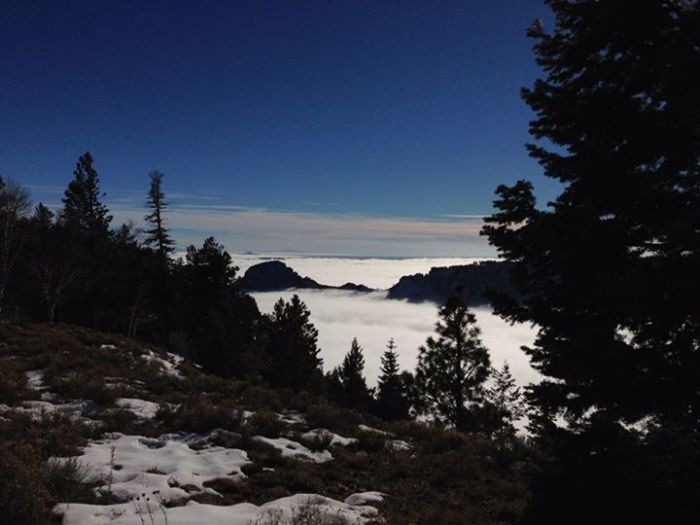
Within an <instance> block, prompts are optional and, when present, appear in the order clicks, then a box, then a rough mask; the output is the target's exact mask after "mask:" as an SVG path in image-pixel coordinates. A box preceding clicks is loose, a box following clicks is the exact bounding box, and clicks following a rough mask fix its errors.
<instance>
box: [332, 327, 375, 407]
mask: <svg viewBox="0 0 700 525" xmlns="http://www.w3.org/2000/svg"><path fill="white" fill-rule="evenodd" d="M364 370H365V358H364V356H363V355H362V347H361V346H360V343H358V342H357V337H354V338H353V340H352V343H351V344H350V351H349V352H348V353H347V354H346V355H345V358H344V359H343V363H342V365H341V366H340V368H339V369H338V377H339V379H340V383H341V385H342V392H343V398H342V399H343V402H344V403H345V404H346V405H347V406H349V407H351V408H357V409H359V410H367V409H368V408H369V406H370V403H371V401H372V395H371V393H370V390H369V389H368V388H367V382H366V381H365V378H364V375H363V374H364Z"/></svg>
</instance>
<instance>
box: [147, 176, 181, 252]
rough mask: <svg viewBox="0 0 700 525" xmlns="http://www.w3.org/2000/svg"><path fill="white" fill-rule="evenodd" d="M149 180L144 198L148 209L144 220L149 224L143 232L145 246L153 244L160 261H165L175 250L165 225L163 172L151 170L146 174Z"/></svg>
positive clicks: (173, 242) (165, 204)
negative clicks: (146, 194)
mask: <svg viewBox="0 0 700 525" xmlns="http://www.w3.org/2000/svg"><path fill="white" fill-rule="evenodd" d="M148 177H149V179H150V180H151V184H150V187H149V189H148V196H147V198H146V207H147V208H148V209H149V210H150V212H149V213H148V215H146V217H145V220H146V222H147V223H148V224H149V225H150V226H149V228H148V229H146V231H145V232H144V233H145V234H146V238H145V240H144V244H145V245H146V246H154V247H155V249H156V251H157V252H158V255H159V257H160V259H161V261H163V262H166V261H167V260H168V256H169V255H170V254H171V253H173V251H174V250H175V248H174V246H175V241H173V240H172V238H171V237H170V235H169V234H168V230H167V229H166V227H165V222H166V221H165V217H164V214H165V210H166V208H167V207H168V203H167V202H166V200H165V194H164V193H163V189H162V183H163V174H162V173H161V172H160V171H158V170H153V171H151V172H150V173H149V174H148Z"/></svg>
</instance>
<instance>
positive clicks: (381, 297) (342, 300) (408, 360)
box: [234, 256, 539, 385]
mask: <svg viewBox="0 0 700 525" xmlns="http://www.w3.org/2000/svg"><path fill="white" fill-rule="evenodd" d="M261 260H268V259H267V257H265V258H261V256H242V257H241V256H235V257H234V262H235V263H236V265H238V266H240V267H241V268H242V269H243V268H248V267H249V266H252V265H253V264H257V263H258V262H261ZM473 261H474V259H351V258H324V257H296V256H294V257H284V262H285V263H286V264H287V265H288V266H290V267H291V268H293V269H294V270H296V271H297V272H298V273H300V274H301V275H303V276H308V277H311V278H313V279H316V280H317V281H319V282H321V283H323V284H333V285H337V284H343V283H345V282H348V281H353V282H356V283H361V284H365V285H366V286H370V287H373V288H378V289H385V288H388V287H390V286H391V285H392V284H394V283H395V282H396V281H398V279H399V278H400V277H401V276H402V275H406V274H407V273H426V272H427V271H429V269H430V268H431V267H432V266H450V265H453V264H467V263H468V262H473ZM294 293H296V294H298V295H299V297H300V298H301V299H302V300H303V301H304V302H305V303H306V305H307V306H308V307H309V310H310V311H311V320H312V322H313V323H314V325H315V326H316V328H317V329H318V331H319V336H318V341H319V346H320V347H321V356H322V357H323V361H324V370H330V369H332V368H333V367H335V366H338V365H339V364H340V363H341V362H342V360H343V357H344V356H345V354H346V353H347V351H348V350H349V349H350V342H351V341H352V338H353V337H357V339H358V341H359V342H360V345H361V346H362V347H363V349H364V356H365V374H366V376H367V381H368V383H369V384H370V385H374V384H376V379H377V377H378V375H379V370H380V365H381V362H380V357H381V355H382V352H383V351H384V349H385V347H386V343H387V341H388V340H389V338H393V339H394V341H395V342H396V345H397V347H398V352H399V364H400V366H401V368H402V369H404V370H411V371H412V370H414V369H415V365H416V359H417V356H418V348H419V347H420V346H421V345H422V344H424V343H425V340H426V338H427V337H429V336H430V335H433V334H434V328H435V323H436V321H437V318H438V316H437V313H438V306H437V305H436V304H434V303H431V302H424V303H411V302H408V301H399V300H390V299H387V298H386V293H385V292H383V291H377V292H373V293H369V294H362V293H355V292H349V291H341V290H287V291H283V292H258V293H254V294H252V295H253V297H255V299H256V301H257V303H258V306H259V307H260V310H261V311H263V312H271V311H272V307H273V305H274V303H275V302H276V301H277V300H278V299H280V298H283V299H284V300H289V299H290V298H291V297H292V295H293V294H294ZM474 312H475V314H476V317H477V323H478V325H479V327H480V328H481V330H482V341H483V343H484V344H485V346H486V347H487V348H488V349H489V350H490V353H491V360H492V364H493V365H494V366H496V367H500V366H501V365H502V364H503V362H504V361H507V362H508V363H509V364H510V367H511V371H512V373H513V375H514V376H515V378H516V380H517V381H518V383H519V384H521V385H525V384H528V383H531V382H536V381H538V380H539V375H538V373H537V372H536V371H534V370H533V369H532V367H531V366H530V364H529V360H528V357H527V356H526V355H525V354H524V353H523V351H522V350H521V349H520V347H521V346H523V345H529V344H531V343H532V341H533V340H534V338H535V333H536V331H535V329H534V328H532V327H530V326H528V325H510V324H508V323H507V322H505V321H504V320H503V319H501V318H500V317H498V316H495V315H494V314H493V313H492V312H491V310H490V308H488V307H479V308H474Z"/></svg>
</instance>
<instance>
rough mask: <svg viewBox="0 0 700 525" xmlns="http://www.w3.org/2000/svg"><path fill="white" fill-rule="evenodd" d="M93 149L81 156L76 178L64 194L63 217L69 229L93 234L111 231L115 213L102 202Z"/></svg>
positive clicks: (76, 169) (91, 236) (96, 235)
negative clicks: (110, 225)
mask: <svg viewBox="0 0 700 525" xmlns="http://www.w3.org/2000/svg"><path fill="white" fill-rule="evenodd" d="M92 163H93V159H92V155H90V152H87V153H85V154H84V155H82V156H81V157H80V158H79V159H78V163H77V164H76V166H75V171H74V172H73V180H72V181H71V182H70V183H69V184H68V188H67V189H66V192H65V195H64V197H63V213H62V217H63V220H64V221H65V223H66V225H67V226H68V227H69V229H71V230H73V231H75V232H76V233H80V234H84V235H86V236H87V237H89V238H94V237H98V236H101V235H104V234H106V233H107V231H108V229H109V223H110V222H111V221H112V216H111V215H109V211H108V210H107V207H106V206H104V205H103V204H102V203H101V202H100V198H101V197H104V193H101V192H100V179H99V176H98V175H97V171H96V170H95V168H94V167H93V165H92Z"/></svg>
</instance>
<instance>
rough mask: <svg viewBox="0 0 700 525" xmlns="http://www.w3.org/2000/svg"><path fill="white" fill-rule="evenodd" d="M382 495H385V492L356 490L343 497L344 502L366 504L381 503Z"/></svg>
mask: <svg viewBox="0 0 700 525" xmlns="http://www.w3.org/2000/svg"><path fill="white" fill-rule="evenodd" d="M384 496H386V494H384V493H383V492H374V491H369V492H358V493H356V494H352V495H350V496H348V497H347V498H345V503H346V504H348V505H367V504H368V503H381V502H382V501H384Z"/></svg>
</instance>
